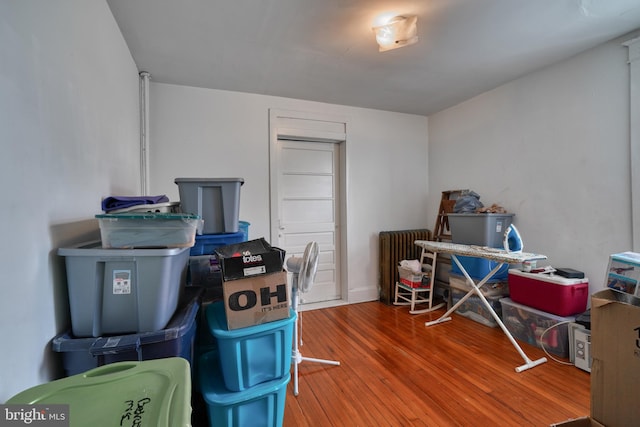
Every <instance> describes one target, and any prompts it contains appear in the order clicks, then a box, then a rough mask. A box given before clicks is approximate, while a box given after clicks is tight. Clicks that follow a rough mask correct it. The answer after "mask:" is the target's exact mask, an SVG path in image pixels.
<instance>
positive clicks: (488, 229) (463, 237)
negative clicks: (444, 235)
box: [447, 213, 514, 279]
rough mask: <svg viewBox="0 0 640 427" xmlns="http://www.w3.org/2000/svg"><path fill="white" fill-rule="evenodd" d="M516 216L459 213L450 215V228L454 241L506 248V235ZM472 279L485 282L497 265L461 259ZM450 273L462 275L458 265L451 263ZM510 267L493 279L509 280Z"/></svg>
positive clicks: (462, 257) (490, 262)
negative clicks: (485, 278)
mask: <svg viewBox="0 0 640 427" xmlns="http://www.w3.org/2000/svg"><path fill="white" fill-rule="evenodd" d="M513 217H514V214H510V213H506V214H501V213H477V214H476V213H460V214H453V213H450V214H447V218H448V220H449V227H450V228H451V241H452V242H453V243H460V244H465V245H477V246H488V247H490V248H503V247H504V233H505V231H507V228H509V226H510V225H511V223H512V221H513ZM457 258H458V260H459V261H460V263H461V264H462V265H463V267H464V268H465V270H467V273H469V276H471V277H472V278H473V279H483V278H484V277H485V276H486V275H487V274H488V273H489V272H490V271H491V270H493V268H494V267H495V266H496V262H495V261H491V260H488V259H484V258H477V257H468V256H458V257H457ZM451 271H452V272H453V273H455V274H458V275H462V271H461V270H460V268H459V267H458V265H457V264H456V263H452V265H451ZM508 272H509V266H508V265H504V266H503V267H502V268H500V270H498V271H497V272H496V274H494V275H493V277H492V278H493V279H507V275H508Z"/></svg>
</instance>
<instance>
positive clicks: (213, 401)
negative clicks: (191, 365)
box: [199, 352, 291, 427]
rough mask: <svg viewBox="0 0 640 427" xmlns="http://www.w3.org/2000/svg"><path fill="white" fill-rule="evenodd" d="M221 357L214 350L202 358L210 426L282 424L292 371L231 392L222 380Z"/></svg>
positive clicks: (201, 378) (275, 426) (274, 426)
mask: <svg viewBox="0 0 640 427" xmlns="http://www.w3.org/2000/svg"><path fill="white" fill-rule="evenodd" d="M217 357H218V356H217V354H216V353H215V352H211V353H207V354H204V355H203V356H202V357H201V358H200V360H199V365H200V366H201V369H200V372H199V384H200V391H201V393H202V397H203V398H204V401H205V402H206V404H207V412H208V414H209V426H210V427H219V426H222V427H229V426H234V427H235V426H251V427H279V426H282V423H283V421H284V408H285V401H286V398H287V384H288V383H289V380H290V379H291V374H290V373H288V372H287V373H286V374H285V375H284V376H283V377H281V378H276V379H274V380H271V381H267V382H264V383H261V384H258V385H256V386H255V387H251V388H249V389H247V390H244V391H239V392H238V391H230V390H228V389H227V388H226V387H225V384H224V382H223V381H222V378H221V375H220V367H219V366H218V363H217V362H218V360H217Z"/></svg>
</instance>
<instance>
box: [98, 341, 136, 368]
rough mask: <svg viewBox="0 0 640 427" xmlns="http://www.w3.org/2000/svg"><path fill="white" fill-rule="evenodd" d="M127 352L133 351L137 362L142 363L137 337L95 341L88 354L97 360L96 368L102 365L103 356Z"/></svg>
mask: <svg viewBox="0 0 640 427" xmlns="http://www.w3.org/2000/svg"><path fill="white" fill-rule="evenodd" d="M127 350H135V351H136V353H137V354H138V361H139V362H141V361H142V347H141V343H140V336H139V335H123V336H120V337H110V338H100V339H97V340H96V341H95V342H94V343H93V344H92V345H91V347H90V348H89V353H90V354H91V355H92V356H93V357H96V358H98V362H99V363H98V366H102V365H104V356H105V355H107V354H118V353H123V352H125V351H127Z"/></svg>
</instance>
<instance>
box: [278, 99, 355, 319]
mask: <svg viewBox="0 0 640 427" xmlns="http://www.w3.org/2000/svg"><path fill="white" fill-rule="evenodd" d="M278 139H290V140H296V141H303V142H304V141H309V142H328V143H337V144H338V150H339V152H340V153H339V155H340V163H339V165H338V168H339V174H340V183H339V190H338V192H339V194H338V197H339V200H338V215H339V223H340V228H339V230H338V233H337V238H338V239H339V241H338V242H336V246H338V247H339V249H340V259H339V260H336V264H337V266H338V268H339V271H338V276H339V280H340V285H341V286H340V294H341V299H340V300H334V301H327V302H325V303H318V304H319V305H320V306H335V305H339V304H344V303H346V302H348V295H349V292H348V285H347V283H348V282H347V278H348V271H347V262H346V254H347V219H348V215H347V212H348V209H347V201H348V200H349V197H348V193H347V185H346V183H347V179H346V177H347V161H346V158H347V119H346V118H345V117H341V116H335V115H327V114H318V113H309V112H302V111H291V110H281V109H269V224H270V227H269V233H270V239H271V240H272V241H273V240H274V237H275V236H276V235H277V233H278V229H279V224H278V204H277V200H279V199H278V198H279V194H278V184H277V183H278V172H279V164H278V155H277V143H278ZM301 308H302V307H301ZM309 308H315V305H314V304H309Z"/></svg>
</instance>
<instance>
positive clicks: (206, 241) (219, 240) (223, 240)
mask: <svg viewBox="0 0 640 427" xmlns="http://www.w3.org/2000/svg"><path fill="white" fill-rule="evenodd" d="M248 238H249V223H248V222H246V221H240V222H239V231H238V232H236V233H216V234H200V235H197V236H196V238H195V244H194V245H193V247H192V248H191V252H190V255H191V256H198V255H212V254H214V253H215V250H216V249H217V248H220V247H222V246H227V245H231V244H234V243H242V242H246V241H247V239H248Z"/></svg>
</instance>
